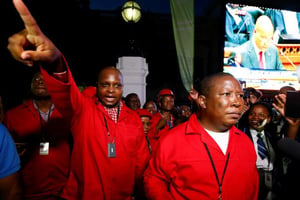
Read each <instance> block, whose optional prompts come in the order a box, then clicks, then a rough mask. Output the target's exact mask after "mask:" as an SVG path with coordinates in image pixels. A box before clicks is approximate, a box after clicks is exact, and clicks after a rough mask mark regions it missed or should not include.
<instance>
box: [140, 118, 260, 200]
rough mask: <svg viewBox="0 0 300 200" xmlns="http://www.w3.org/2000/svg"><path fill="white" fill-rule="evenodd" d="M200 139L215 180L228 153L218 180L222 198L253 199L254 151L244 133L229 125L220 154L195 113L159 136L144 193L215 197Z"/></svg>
mask: <svg viewBox="0 0 300 200" xmlns="http://www.w3.org/2000/svg"><path fill="white" fill-rule="evenodd" d="M204 143H206V144H207V146H208V149H209V152H210V154H211V155H212V159H213V162H214V165H215V166H216V171H217V174H218V178H219V180H221V178H222V174H223V171H224V166H225V162H226V159H227V156H228V154H229V153H230V156H229V161H228V165H227V169H226V171H225V175H224V179H223V184H222V199H224V200H240V199H243V200H255V199H257V194H258V172H257V169H256V164H255V163H256V153H255V150H254V148H253V144H252V142H251V141H250V139H249V138H248V136H247V135H246V134H245V133H243V132H241V131H240V130H238V129H237V128H235V127H232V128H231V129H230V133H229V143H228V148H227V153H226V155H224V154H223V152H222V150H221V149H220V148H219V146H218V145H217V143H216V142H215V141H214V140H213V139H212V138H211V137H210V136H209V135H208V133H207V132H206V131H205V130H204V128H203V127H202V126H201V125H200V124H199V122H198V121H197V117H196V115H195V114H193V115H192V116H191V118H190V119H189V121H187V122H185V123H183V124H180V125H178V126H176V127H174V128H173V129H171V130H170V131H169V132H168V133H166V134H164V136H162V137H161V138H160V140H159V143H158V145H157V148H156V151H155V152H154V153H153V157H152V158H151V160H150V162H149V166H148V168H147V170H146V171H145V178H144V181H145V191H146V195H147V197H148V198H149V199H158V200H161V199H164V200H167V199H177V200H179V199H191V200H192V199H195V200H198V199H201V200H211V199H218V196H219V186H218V183H217V180H216V177H215V173H214V170H213V167H212V163H211V161H210V158H209V156H208V153H207V151H206V149H205V146H204Z"/></svg>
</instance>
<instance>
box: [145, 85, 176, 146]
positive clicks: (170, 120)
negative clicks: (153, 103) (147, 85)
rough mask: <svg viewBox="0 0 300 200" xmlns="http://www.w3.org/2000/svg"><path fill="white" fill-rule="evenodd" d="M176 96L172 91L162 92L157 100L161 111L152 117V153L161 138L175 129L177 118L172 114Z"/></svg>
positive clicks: (150, 135) (150, 133)
mask: <svg viewBox="0 0 300 200" xmlns="http://www.w3.org/2000/svg"><path fill="white" fill-rule="evenodd" d="M174 101H175V95H174V93H173V92H172V90H170V89H167V88H166V89H162V90H160V92H159V94H158V98H157V102H158V107H159V111H158V112H157V113H156V114H153V115H152V123H151V127H150V130H149V133H148V136H149V140H150V144H151V148H152V151H154V150H155V147H156V143H157V141H158V140H159V138H160V137H161V136H162V135H163V134H164V133H165V132H167V131H168V130H169V129H171V128H173V127H174V121H175V117H174V115H173V114H172V112H173V109H174V106H175V102H174Z"/></svg>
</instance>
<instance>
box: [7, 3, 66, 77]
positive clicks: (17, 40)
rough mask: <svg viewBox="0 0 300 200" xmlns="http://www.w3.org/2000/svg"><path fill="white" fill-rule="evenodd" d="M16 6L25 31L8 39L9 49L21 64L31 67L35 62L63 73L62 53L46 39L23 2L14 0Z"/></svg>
mask: <svg viewBox="0 0 300 200" xmlns="http://www.w3.org/2000/svg"><path fill="white" fill-rule="evenodd" d="M13 3H14V6H15V8H16V10H17V11H18V13H19V15H20V17H21V19H22V20H23V22H24V26H25V29H24V30H22V31H20V32H18V33H16V34H14V35H12V36H11V37H9V39H8V45H7V48H8V50H9V51H10V53H11V55H12V56H13V57H14V58H15V59H16V60H17V61H19V62H22V63H23V64H25V65H27V66H29V67H31V66H33V63H34V62H39V63H41V64H43V66H51V67H52V66H53V69H52V70H53V71H56V72H61V71H63V70H64V69H63V60H62V55H61V53H60V51H59V50H58V49H57V47H56V46H55V45H54V44H53V43H52V41H51V40H50V39H49V38H48V37H46V36H45V35H44V34H43V32H42V31H41V29H40V27H39V26H38V24H37V23H36V21H35V19H34V18H33V16H32V15H31V13H30V11H29V10H28V8H27V7H26V5H25V4H24V2H23V1H22V0H13Z"/></svg>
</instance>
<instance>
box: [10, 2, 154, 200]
mask: <svg viewBox="0 0 300 200" xmlns="http://www.w3.org/2000/svg"><path fill="white" fill-rule="evenodd" d="M13 2H14V5H15V7H16V9H17V11H18V12H19V14H20V17H21V18H22V20H23V22H24V25H25V30H23V31H21V32H19V33H16V34H14V35H12V36H11V37H10V38H9V44H8V49H9V50H10V53H11V55H12V56H13V57H14V58H15V59H16V60H18V61H20V62H22V63H24V64H26V65H28V66H32V63H33V62H38V63H39V64H40V66H41V71H42V74H43V77H44V79H45V83H46V85H47V89H48V91H49V94H50V95H51V98H52V100H53V102H54V105H55V107H56V108H57V109H58V110H59V111H60V112H61V113H62V114H63V115H65V116H72V122H71V128H72V135H73V139H74V146H73V150H72V156H71V169H70V176H69V179H68V182H67V184H66V186H65V188H64V191H63V195H62V197H63V198H65V199H68V200H71V199H80V200H90V199H132V196H133V195H134V196H139V197H142V196H143V193H142V192H143V188H142V183H143V182H142V181H143V173H144V169H145V168H146V165H147V163H148V160H149V156H150V153H149V150H148V145H147V141H146V139H145V135H144V131H143V125H142V122H141V120H140V119H139V116H138V114H137V113H136V112H135V111H133V110H131V109H129V108H128V107H127V106H126V105H125V103H124V102H123V101H122V95H123V76H122V74H121V72H120V71H119V70H118V69H116V68H115V67H112V66H109V67H105V68H103V69H102V70H101V71H100V73H99V74H98V80H97V86H96V98H91V97H89V96H86V95H83V94H82V93H81V92H80V90H79V89H78V87H77V85H76V82H75V81H74V79H73V76H72V73H71V71H70V68H69V66H68V65H67V63H66V60H65V59H64V57H63V55H62V54H61V52H60V50H59V49H58V48H57V47H56V46H55V45H54V44H53V42H52V41H51V40H50V39H49V38H48V37H47V36H46V35H44V34H43V32H42V31H41V30H40V28H39V26H38V24H37V23H36V20H35V19H34V18H33V16H32V15H31V13H30V12H29V10H28V8H27V7H26V5H25V4H24V3H23V2H22V1H21V0H14V1H13ZM27 45H29V46H31V47H32V46H34V47H35V49H33V50H32V48H31V50H26V49H28V48H26V47H28V46H27ZM53 72H54V73H53ZM50 152H51V149H50ZM135 186H137V187H136V188H137V190H134V189H135ZM136 199H138V198H136Z"/></svg>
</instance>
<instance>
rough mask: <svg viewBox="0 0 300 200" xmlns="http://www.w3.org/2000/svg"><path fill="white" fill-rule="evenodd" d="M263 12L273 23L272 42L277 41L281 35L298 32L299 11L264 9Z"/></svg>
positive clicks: (299, 23)
mask: <svg viewBox="0 0 300 200" xmlns="http://www.w3.org/2000/svg"><path fill="white" fill-rule="evenodd" d="M265 14H266V15H267V16H269V17H270V18H271V20H272V23H273V24H274V28H275V33H274V42H275V43H278V42H279V40H280V37H281V35H299V34H300V13H299V12H295V11H288V10H278V9H266V12H265Z"/></svg>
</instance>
